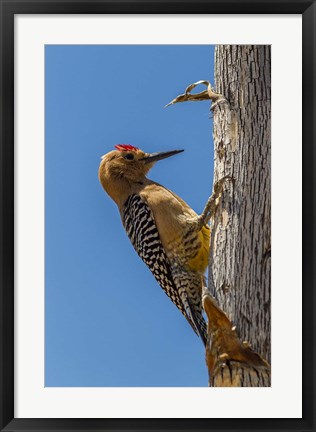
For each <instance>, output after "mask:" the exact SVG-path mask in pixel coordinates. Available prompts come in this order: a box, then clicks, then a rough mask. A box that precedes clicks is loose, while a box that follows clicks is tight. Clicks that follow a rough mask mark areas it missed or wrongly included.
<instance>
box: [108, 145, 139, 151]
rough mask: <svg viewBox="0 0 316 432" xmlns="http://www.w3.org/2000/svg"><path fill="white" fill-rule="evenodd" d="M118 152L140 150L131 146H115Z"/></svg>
mask: <svg viewBox="0 0 316 432" xmlns="http://www.w3.org/2000/svg"><path fill="white" fill-rule="evenodd" d="M114 147H115V148H116V149H117V150H118V151H137V150H139V149H138V148H137V147H134V146H132V145H130V144H117V145H116V146H114Z"/></svg>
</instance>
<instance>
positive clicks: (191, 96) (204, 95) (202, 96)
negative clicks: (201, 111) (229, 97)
mask: <svg viewBox="0 0 316 432" xmlns="http://www.w3.org/2000/svg"><path fill="white" fill-rule="evenodd" d="M200 84H204V85H205V86H206V87H207V90H204V91H202V92H200V93H190V92H191V91H192V90H193V89H194V88H195V87H197V86H198V85H200ZM202 100H211V101H213V102H214V104H213V105H212V107H211V109H212V108H213V107H214V105H215V104H217V103H219V102H220V101H221V100H224V101H226V98H225V97H224V96H223V95H221V94H219V93H215V92H214V90H213V88H212V86H211V83H210V82H209V81H207V80H200V81H197V82H195V83H193V84H190V85H189V86H188V87H187V88H186V89H185V92H184V93H183V94H180V95H179V96H177V97H176V98H175V99H173V100H172V101H171V102H169V103H168V104H167V105H166V106H165V108H167V107H168V106H170V105H174V104H176V103H179V102H187V101H192V102H196V101H202Z"/></svg>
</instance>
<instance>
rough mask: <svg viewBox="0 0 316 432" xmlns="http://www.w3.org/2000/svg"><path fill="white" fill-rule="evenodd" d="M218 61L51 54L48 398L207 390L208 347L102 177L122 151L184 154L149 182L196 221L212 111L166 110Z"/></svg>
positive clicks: (202, 107)
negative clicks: (57, 392) (121, 146)
mask: <svg viewBox="0 0 316 432" xmlns="http://www.w3.org/2000/svg"><path fill="white" fill-rule="evenodd" d="M213 58H214V51H213V47H212V46H207V45H201V46H198V45H153V46H150V45H147V46H146V45H137V46H133V45H129V46H128V45H126V46H115V45H111V46H105V45H91V46H90V45H85V46H80V45H77V46H71V45H69V46H67V45H59V46H58V45H56V46H54V45H49V46H46V47H45V385H46V386H66V387H73V386H80V387H84V386H90V387H94V386H105V387H107V386H110V387H116V386H123V387H128V386H136V387H142V386H150V387H156V386H163V387H178V386H194V387H196V386H205V387H206V386H207V382H208V376H207V369H206V366H205V360H204V347H203V344H202V342H201V340H200V339H199V338H198V337H197V336H196V335H195V334H194V332H193V331H192V330H191V328H190V326H189V325H188V324H187V322H186V320H185V319H184V317H183V316H182V315H181V313H180V312H179V311H178V310H177V308H176V307H175V306H174V305H173V304H172V302H171V301H170V300H169V299H168V297H167V296H166V295H165V294H164V292H163V291H162V289H161V288H160V287H159V285H158V284H157V282H156V281H155V279H154V277H153V276H152V275H151V273H150V271H149V270H148V269H147V267H146V266H145V264H144V263H143V262H142V261H141V259H140V258H139V257H138V256H137V254H136V252H135V251H134V249H133V247H132V245H131V244H130V242H129V239H128V237H127V235H126V234H125V231H124V228H123V226H122V224H121V220H120V216H119V213H118V210H117V208H116V205H115V204H114V202H112V201H111V199H110V198H109V197H108V196H107V195H106V194H105V192H104V191H103V189H102V187H101V185H100V184H99V181H98V176H97V173H98V167H99V163H100V157H101V155H103V154H105V153H107V152H109V151H111V150H112V149H113V147H114V145H115V144H118V143H129V144H132V145H135V146H137V147H139V148H141V149H142V150H144V151H146V152H157V151H166V150H173V149H179V148H180V149H184V150H185V152H184V153H181V154H179V155H177V156H174V157H172V158H170V159H166V160H163V161H160V162H158V163H157V164H156V166H155V167H154V168H153V170H152V171H151V172H150V173H149V177H150V178H152V179H153V180H155V181H158V182H160V183H162V184H164V185H165V186H166V187H168V188H169V189H172V190H174V191H175V192H176V193H177V194H178V195H180V196H181V197H182V198H183V199H184V200H185V201H187V202H188V203H189V204H190V205H191V207H193V208H194V210H195V211H197V212H201V211H202V210H203V207H204V204H205V202H206V200H207V198H208V196H209V195H210V192H211V188H212V176H213V148H212V121H211V119H210V117H209V103H208V102H207V101H205V102H199V103H196V102H191V103H184V104H178V105H174V106H171V107H169V108H166V109H165V108H164V105H166V104H167V103H168V102H170V100H172V99H173V98H174V97H176V96H177V95H178V94H180V93H182V92H183V91H184V89H185V87H186V86H187V85H189V84H190V83H192V82H195V81H198V80H200V79H211V81H213Z"/></svg>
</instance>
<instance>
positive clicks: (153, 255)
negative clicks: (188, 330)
mask: <svg viewBox="0 0 316 432" xmlns="http://www.w3.org/2000/svg"><path fill="white" fill-rule="evenodd" d="M122 221H123V225H124V228H125V230H126V232H127V235H128V237H129V239H130V241H131V243H132V245H133V246H134V249H135V250H136V252H137V253H138V255H139V256H140V258H141V259H142V260H143V261H144V263H145V264H146V265H147V266H148V267H149V269H150V271H151V272H152V274H153V275H154V277H155V278H156V280H157V282H158V283H159V285H160V286H161V288H162V289H163V290H164V292H165V293H166V294H167V296H168V297H170V299H171V300H172V302H173V303H174V304H175V305H176V306H177V308H178V309H179V310H180V311H181V312H182V314H183V315H184V316H185V317H186V319H187V320H188V321H189V323H190V325H191V326H192V328H193V330H194V331H195V332H196V333H197V334H199V331H198V328H197V326H196V324H195V322H194V319H193V315H194V312H193V311H191V305H190V299H189V298H188V296H187V293H186V292H185V290H184V289H181V288H180V290H179V289H178V288H177V286H176V284H175V282H174V279H173V276H172V272H171V268H170V263H169V261H168V257H167V255H166V252H165V250H164V248H163V246H162V243H161V241H160V237H159V232H158V230H157V227H156V224H155V220H154V217H153V215H152V212H151V210H150V208H149V206H148V204H147V203H146V202H145V201H144V200H143V199H142V198H141V197H140V196H139V195H136V194H132V195H130V196H129V198H128V199H127V201H126V202H125V204H124V207H123V212H122ZM192 312H193V313H192Z"/></svg>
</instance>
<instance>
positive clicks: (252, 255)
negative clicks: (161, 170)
mask: <svg viewBox="0 0 316 432" xmlns="http://www.w3.org/2000/svg"><path fill="white" fill-rule="evenodd" d="M270 62H271V56H270V46H267V45H252V46H250V45H218V46H216V49H215V83H216V92H217V93H219V94H221V95H223V96H224V97H225V98H226V99H227V101H228V102H227V101H225V100H224V102H221V103H217V104H216V103H215V104H214V105H213V107H212V111H213V116H214V129H213V136H214V148H215V166H214V183H215V182H216V181H217V180H219V179H221V178H222V177H224V176H227V175H230V176H232V177H233V179H234V182H233V185H231V186H228V185H227V186H225V190H224V192H223V194H222V197H221V200H220V203H219V206H218V207H217V209H216V214H215V217H214V219H213V227H212V236H211V256H210V266H209V284H208V286H209V291H210V292H211V294H212V295H213V296H214V298H215V299H216V302H217V304H218V305H219V307H220V309H222V310H223V311H225V313H226V314H227V317H228V319H229V321H230V323H233V325H235V326H236V332H237V334H238V335H239V337H240V338H241V340H242V341H247V342H249V344H250V346H251V347H252V348H253V350H254V351H255V352H256V353H258V354H260V356H262V357H263V358H265V359H267V360H268V361H269V362H270V356H271V346H270V343H271V329H270V321H271V311H270V294H271V97H270V73H271V64H270ZM211 336H212V337H214V334H212V335H211ZM240 367H241V364H237V366H236V364H235V363H232V362H231V363H230V368H231V370H230V375H229V380H228V381H230V383H231V384H230V385H238V386H239V385H253V386H260V385H269V383H268V379H267V377H264V378H260V376H259V375H258V374H257V370H255V371H253V370H248V372H249V373H246V374H244V372H243V373H241V370H240ZM242 367H243V366H242ZM238 368H239V369H238ZM238 370H239V372H238ZM236 371H237V372H236ZM235 372H236V373H237V375H238V379H237V378H236V379H235V380H234V383H232V381H233V373H234V374H235ZM212 373H213V376H212V377H211V383H212V385H229V384H227V380H224V375H223V373H221V374H220V375H217V377H216V376H214V370H213V371H212ZM234 376H235V375H234ZM242 376H243V378H242ZM249 376H250V384H249ZM251 376H252V377H256V378H257V379H256V382H255V383H254V381H253V380H252V382H251ZM224 381H225V382H226V384H225V383H224Z"/></svg>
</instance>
